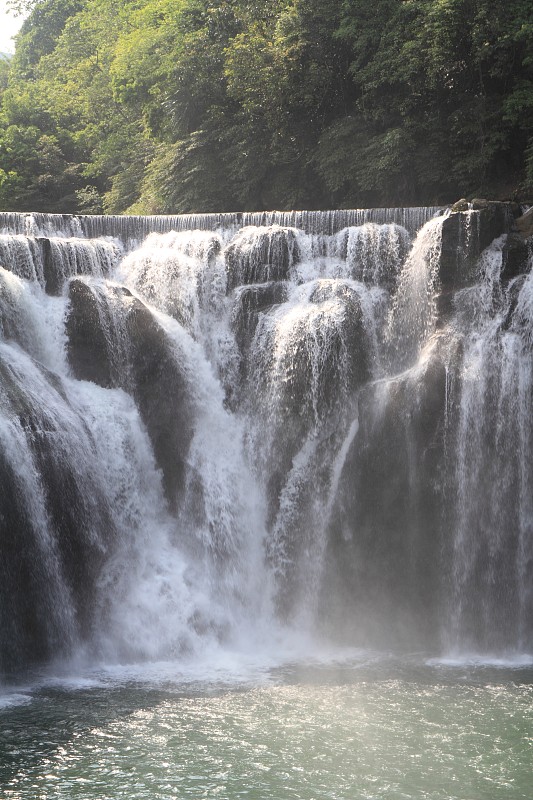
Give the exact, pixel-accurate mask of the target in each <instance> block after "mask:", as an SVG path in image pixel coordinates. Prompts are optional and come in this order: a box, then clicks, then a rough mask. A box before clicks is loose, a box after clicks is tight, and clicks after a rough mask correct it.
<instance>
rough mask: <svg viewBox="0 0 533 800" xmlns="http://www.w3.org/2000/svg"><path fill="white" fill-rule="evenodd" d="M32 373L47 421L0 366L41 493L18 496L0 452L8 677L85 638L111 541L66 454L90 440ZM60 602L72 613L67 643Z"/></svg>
mask: <svg viewBox="0 0 533 800" xmlns="http://www.w3.org/2000/svg"><path fill="white" fill-rule="evenodd" d="M36 368H37V369H39V371H40V372H41V374H42V380H43V381H46V382H47V383H48V385H49V387H48V390H49V391H51V392H52V396H54V395H53V393H54V392H55V398H54V406H55V410H54V412H52V411H51V410H50V409H48V408H47V407H45V406H44V405H43V403H42V402H41V399H40V398H39V397H36V396H35V395H34V394H33V393H29V392H28V391H27V390H26V387H25V383H24V380H21V379H20V377H19V375H18V373H17V372H15V371H13V370H12V368H11V367H10V366H9V365H8V364H6V363H3V362H0V382H1V385H2V397H1V405H2V411H3V412H4V413H6V414H9V415H10V416H11V419H12V423H11V424H12V425H13V426H16V427H18V429H19V435H21V436H22V437H24V438H25V439H26V442H27V446H28V447H29V449H30V451H31V453H32V459H33V464H34V467H35V470H36V472H37V473H38V474H39V475H40V476H41V477H40V487H41V490H42V496H41V497H35V496H28V494H27V493H25V492H24V491H21V481H20V477H19V476H18V475H16V474H15V473H14V470H13V465H12V463H10V462H9V461H8V459H6V458H5V455H4V454H3V453H2V452H1V451H0V480H1V482H2V487H3V492H2V502H1V503H0V576H1V580H0V598H1V602H0V608H1V611H0V620H1V622H0V631H2V636H3V637H4V638H7V639H9V638H10V637H11V642H10V644H9V647H6V648H1V647H0V652H2V653H3V654H4V657H5V658H7V662H6V663H4V668H8V669H11V668H14V667H16V666H21V665H28V664H30V663H38V662H41V661H43V660H45V659H48V658H50V657H52V656H54V657H58V656H61V655H68V654H69V647H70V646H71V645H72V641H71V640H70V641H69V639H68V636H70V637H73V636H79V637H81V638H84V637H85V636H88V635H89V634H90V632H91V625H92V610H93V608H94V597H95V591H96V581H97V576H98V574H99V571H100V568H101V565H102V563H103V558H104V554H105V552H106V550H107V549H108V548H109V547H110V546H111V543H112V542H113V540H114V538H115V531H114V525H113V522H112V517H111V514H110V510H109V508H108V507H107V506H106V502H105V499H104V497H103V494H102V491H101V489H100V487H99V484H98V481H97V479H95V476H93V475H91V473H90V471H89V470H88V468H87V467H86V465H85V464H84V463H83V461H82V460H80V459H79V451H78V450H77V449H76V448H74V447H73V443H75V442H76V443H77V442H78V440H80V441H85V442H89V443H90V432H89V431H88V430H87V429H86V428H85V424H84V422H83V420H82V419H79V428H77V429H76V430H74V427H73V423H72V419H74V418H75V412H74V411H73V410H72V409H71V408H70V406H69V403H68V400H67V398H66V395H65V393H64V391H63V387H62V385H61V382H60V380H59V379H58V378H57V376H52V375H51V374H50V373H48V372H47V371H46V370H44V369H41V368H39V367H36ZM48 390H47V391H48ZM58 409H61V413H60V414H58ZM60 420H61V421H60ZM89 446H90V444H89ZM36 509H38V510H37V511H36ZM8 567H9V568H8ZM21 589H22V591H21ZM64 594H66V595H68V598H65V597H64V596H63V595H64ZM65 601H67V606H68V607H69V608H71V612H72V613H71V612H69V613H71V617H70V620H69V623H68V626H67V627H68V635H67V632H66V629H65V620H64V618H63V616H64V610H63V608H64V606H63V604H64V602H65ZM6 653H7V654H8V656H6V655H5V654H6Z"/></svg>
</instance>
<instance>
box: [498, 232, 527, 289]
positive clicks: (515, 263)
mask: <svg viewBox="0 0 533 800" xmlns="http://www.w3.org/2000/svg"><path fill="white" fill-rule="evenodd" d="M502 256H503V260H502V271H501V279H502V281H509V280H511V279H512V278H516V277H517V276H518V275H522V274H523V273H524V272H527V271H528V269H529V257H530V247H529V245H528V243H527V242H526V241H525V240H524V239H523V238H522V236H520V234H518V233H509V234H508V235H507V239H506V241H505V244H504V246H503V251H502Z"/></svg>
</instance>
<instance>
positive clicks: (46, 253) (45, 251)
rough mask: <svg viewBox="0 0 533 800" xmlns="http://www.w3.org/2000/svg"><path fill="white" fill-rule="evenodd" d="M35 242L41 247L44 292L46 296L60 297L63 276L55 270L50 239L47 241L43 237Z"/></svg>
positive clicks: (55, 265)
mask: <svg viewBox="0 0 533 800" xmlns="http://www.w3.org/2000/svg"><path fill="white" fill-rule="evenodd" d="M37 242H38V243H39V245H40V247H41V253H42V263H43V275H44V288H45V291H46V293H47V294H51V295H54V296H57V295H60V294H61V291H62V289H63V276H62V275H61V273H60V272H59V270H58V269H57V264H56V262H55V256H54V252H53V250H52V245H51V243H50V239H47V238H45V237H44V236H39V237H38V238H37Z"/></svg>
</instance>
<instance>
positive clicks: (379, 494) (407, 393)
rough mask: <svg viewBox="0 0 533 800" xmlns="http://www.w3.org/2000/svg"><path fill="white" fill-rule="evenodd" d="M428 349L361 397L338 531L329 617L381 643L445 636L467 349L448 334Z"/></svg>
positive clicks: (334, 528) (333, 539)
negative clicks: (452, 402) (451, 390)
mask: <svg viewBox="0 0 533 800" xmlns="http://www.w3.org/2000/svg"><path fill="white" fill-rule="evenodd" d="M429 347H430V349H429V352H428V353H427V354H426V355H425V357H424V359H423V362H422V364H421V366H420V367H417V368H416V369H415V370H410V371H408V372H406V373H402V374H401V375H399V376H398V377H396V378H393V379H391V380H388V381H385V382H380V383H378V384H370V385H369V386H367V387H365V388H364V389H363V390H362V391H361V393H360V399H359V432H358V435H357V437H356V439H355V440H354V443H353V445H352V447H351V449H350V451H349V453H348V455H347V458H346V461H345V464H344V468H343V472H342V476H341V480H340V486H339V495H338V504H337V505H336V509H335V511H334V514H333V516H332V521H331V526H330V539H329V544H328V556H327V562H326V575H327V577H326V578H325V580H324V586H327V587H328V591H327V593H326V594H325V595H324V597H323V598H322V607H323V609H324V615H325V618H326V619H327V620H328V624H331V619H334V620H335V625H336V626H339V627H338V629H339V630H340V629H341V628H344V631H343V635H347V636H349V637H350V636H352V637H353V636H354V633H355V635H356V636H357V640H358V641H359V642H364V643H366V644H370V645H374V646H376V645H377V646H383V645H385V644H386V643H391V642H392V643H394V642H396V643H397V644H400V643H401V644H402V645H403V646H405V645H406V644H407V646H409V645H408V643H409V642H415V641H416V640H417V637H418V636H419V635H420V634H423V638H424V640H425V641H427V642H432V641H433V640H434V639H435V637H436V635H437V621H436V618H437V609H438V607H439V602H440V598H439V596H438V591H437V588H438V587H439V585H440V583H441V576H440V575H439V574H438V570H439V563H440V555H439V554H440V549H441V547H442V541H441V540H440V538H439V531H440V530H441V524H440V523H441V515H442V494H443V487H444V483H445V476H444V475H443V474H442V464H443V461H444V459H443V449H444V446H445V428H446V395H447V392H446V382H447V373H448V369H449V367H450V365H451V364H453V368H454V369H457V368H458V367H459V364H460V361H461V345H460V342H459V341H458V340H456V339H455V338H454V336H453V334H452V333H451V331H449V330H445V331H443V332H442V333H441V334H440V335H439V336H438V338H437V339H436V340H435V341H433V342H432V344H431V345H430V346H429ZM350 598H351V599H350ZM354 601H355V606H354V607H355V608H357V609H358V614H357V617H356V618H355V617H354V618H352V619H350V618H349V617H347V616H346V615H345V614H343V611H342V608H343V605H344V604H345V603H354Z"/></svg>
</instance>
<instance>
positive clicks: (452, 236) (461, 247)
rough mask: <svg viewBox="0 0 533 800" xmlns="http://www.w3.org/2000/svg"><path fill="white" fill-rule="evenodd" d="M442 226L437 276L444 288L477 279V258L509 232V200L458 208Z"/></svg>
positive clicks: (454, 287)
mask: <svg viewBox="0 0 533 800" xmlns="http://www.w3.org/2000/svg"><path fill="white" fill-rule="evenodd" d="M453 208H454V207H452V213H451V214H450V215H449V216H448V217H447V218H446V219H445V220H444V222H443V225H442V250H441V257H440V268H439V277H440V282H441V286H442V287H443V290H444V291H447V290H457V289H461V288H464V287H465V286H471V285H472V284H473V283H475V282H476V280H477V277H478V273H477V260H478V258H479V256H480V254H481V253H482V251H483V250H484V249H485V248H486V247H488V246H489V245H490V244H491V242H493V241H494V239H497V238H498V237H499V236H501V235H502V234H504V233H508V232H509V231H510V230H511V228H512V226H513V221H514V216H513V211H512V209H511V206H510V204H509V203H500V202H492V201H491V202H488V203H487V205H485V206H483V207H482V208H480V209H479V210H477V211H473V210H472V211H470V210H469V211H462V210H461V211H457V212H454V211H453Z"/></svg>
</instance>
